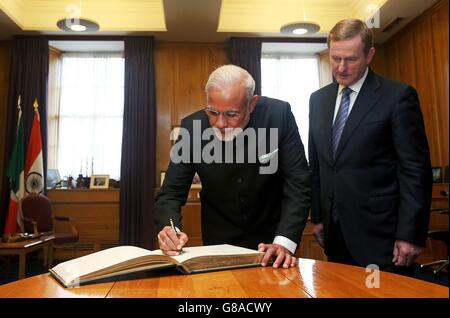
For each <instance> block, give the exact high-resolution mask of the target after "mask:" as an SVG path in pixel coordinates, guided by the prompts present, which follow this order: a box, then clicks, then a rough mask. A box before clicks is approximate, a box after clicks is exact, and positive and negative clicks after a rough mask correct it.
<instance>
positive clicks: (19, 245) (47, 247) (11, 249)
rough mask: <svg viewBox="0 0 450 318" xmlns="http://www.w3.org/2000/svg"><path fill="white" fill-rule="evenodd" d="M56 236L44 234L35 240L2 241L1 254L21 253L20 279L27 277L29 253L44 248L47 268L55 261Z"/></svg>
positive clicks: (0, 244) (0, 245)
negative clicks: (54, 243) (54, 242)
mask: <svg viewBox="0 0 450 318" xmlns="http://www.w3.org/2000/svg"><path fill="white" fill-rule="evenodd" d="M54 238H55V237H54V236H51V235H50V236H42V237H40V238H37V239H34V240H26V241H20V242H15V243H0V255H19V279H22V278H25V268H26V262H27V254H28V253H30V252H33V251H37V250H39V249H41V248H42V249H43V250H44V260H46V265H47V268H50V267H51V266H52V263H53V240H54Z"/></svg>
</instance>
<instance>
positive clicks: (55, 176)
mask: <svg viewBox="0 0 450 318" xmlns="http://www.w3.org/2000/svg"><path fill="white" fill-rule="evenodd" d="M60 181H61V177H60V175H59V170H58V169H47V189H55V188H56V187H57V186H58V184H59V182H60Z"/></svg>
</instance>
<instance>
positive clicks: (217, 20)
mask: <svg viewBox="0 0 450 318" xmlns="http://www.w3.org/2000/svg"><path fill="white" fill-rule="evenodd" d="M55 1H65V2H75V3H77V2H78V1H79V0H46V1H43V0H17V1H16V2H17V3H28V4H30V3H31V4H34V3H41V4H44V3H45V4H46V5H51V4H52V3H54V2H55ZM88 1H94V0H84V2H85V3H86V2H88ZM95 1H103V2H105V1H106V2H105V3H112V2H115V3H119V4H123V5H124V6H125V4H126V3H128V2H125V1H122V0H121V1H122V2H118V0H95ZM108 1H109V2H108ZM139 1H142V3H147V7H146V8H147V9H148V1H150V0H132V2H130V3H133V4H134V5H136V3H139ZM151 1H152V2H153V3H157V2H158V1H156V0H151ZM159 1H162V5H163V9H164V10H163V12H164V22H165V27H166V29H167V31H134V30H125V29H120V30H113V29H109V30H108V31H101V32H98V33H95V34H100V35H153V36H155V39H156V40H157V41H177V42H225V41H227V40H228V39H229V38H230V37H231V36H248V37H272V38H280V37H284V38H286V35H284V34H283V35H282V34H281V33H279V32H278V31H277V30H276V29H273V28H274V27H273V26H272V29H270V28H269V29H268V28H267V27H263V26H268V25H269V22H268V20H267V23H264V22H265V21H266V20H265V19H267V13H264V14H263V13H260V16H259V15H258V14H256V12H266V11H267V5H268V4H270V5H272V6H273V8H271V7H269V15H270V14H272V13H273V15H274V16H275V15H276V14H277V13H280V12H281V13H282V16H281V18H280V17H279V16H278V17H276V19H277V21H278V22H277V23H281V22H282V21H283V22H285V23H288V22H292V21H290V20H288V18H287V17H285V16H287V14H286V13H285V11H283V8H281V7H282V6H281V4H292V3H296V4H297V5H298V3H301V0H275V1H274V0H223V1H222V0H159ZM366 1H367V0H304V3H305V5H311V8H316V9H317V8H318V7H319V6H320V5H323V4H324V3H326V4H327V7H326V8H328V9H327V10H325V9H323V10H322V11H320V10H319V11H318V12H319V13H320V14H319V16H317V15H316V18H317V19H315V20H314V22H316V23H319V24H320V25H321V27H322V26H325V25H327V24H329V23H330V21H332V19H333V14H334V15H336V17H338V15H337V14H338V13H339V14H342V12H341V11H342V9H339V8H341V7H340V6H343V5H345V4H346V5H347V6H349V7H355V6H356V5H357V4H360V3H363V2H364V3H366ZM374 1H375V0H374ZM376 1H377V2H380V1H384V0H376ZM437 1H438V0H386V2H385V3H384V5H383V6H382V7H381V10H380V24H381V25H380V28H376V29H374V33H375V36H376V42H377V43H382V42H384V41H385V40H386V39H388V38H389V37H390V36H392V35H393V34H394V33H396V32H397V31H398V30H400V29H401V28H402V27H404V26H405V25H406V24H407V23H408V22H410V21H411V20H412V19H414V18H415V17H417V16H418V15H419V14H421V13H422V12H423V11H425V10H426V9H427V8H429V7H430V6H432V5H433V4H434V3H435V2H437ZM5 2H11V1H7V0H0V40H2V39H6V38H10V37H11V36H12V35H14V34H59V35H61V34H63V33H61V32H60V31H56V30H50V31H49V30H44V29H39V28H37V30H35V31H24V30H22V29H21V28H20V27H19V26H18V25H17V24H16V23H15V22H13V21H14V20H15V19H12V18H11V17H10V16H8V15H6V14H5V13H4V12H3V11H2V10H1V8H2V6H1V4H2V3H5ZM222 2H223V3H222ZM277 3H278V6H277V5H276V4H277ZM222 4H223V5H224V6H222ZM225 4H226V5H227V6H225ZM232 5H235V6H236V8H239V11H238V12H233V6H232ZM246 6H247V7H249V8H253V10H244V9H242V8H246ZM252 6H253V7H252ZM264 6H265V9H264V8H263V9H264V10H266V11H261V10H263V9H261V8H262V7H264ZM33 8H34V7H33ZM307 8H309V7H307ZM324 8H325V7H324ZM330 8H331V9H330ZM333 8H336V9H333ZM342 8H343V7H342ZM28 10H31V9H30V8H28ZM105 10H106V9H105ZM221 10H222V11H224V12H221ZM258 10H259V11H258ZM308 10H309V9H308ZM311 10H312V9H311ZM339 10H341V11H339ZM355 10H356V9H355ZM225 11H226V12H225ZM297 11H299V12H300V11H301V10H297ZM305 11H306V10H305ZM338 11H339V12H338ZM115 12H116V13H117V12H118V11H117V9H116V11H115ZM126 12H128V11H126V10H123V17H122V20H121V21H120V23H123V21H124V20H125V21H126V19H127V15H126ZM132 12H133V14H136V9H135V8H134V9H133V10H132ZM283 12H284V13H283ZM310 12H312V11H310ZM221 13H227V14H228V20H229V21H231V20H230V17H235V22H234V23H236V24H239V23H242V24H241V26H240V29H236V30H234V32H230V31H227V32H218V28H219V27H220V25H221V24H222V25H225V21H226V18H225V16H221ZM103 14H104V15H105V13H104V12H103ZM310 16H311V15H310ZM139 17H141V16H139ZM290 17H291V18H292V15H291V16H290ZM396 17H403V18H404V19H403V20H402V22H401V23H400V24H399V25H397V26H396V27H394V28H392V29H391V30H389V32H387V33H384V32H381V31H380V30H381V29H382V28H384V27H385V26H386V25H388V24H389V23H390V22H391V21H392V20H393V19H395V18H396ZM291 18H289V19H291ZM322 18H323V19H324V20H323V21H322V20H321V19H322ZM283 19H284V20H283ZM250 20H251V21H254V22H252V23H251V24H250V26H255V27H254V28H253V29H251V28H248V26H249V25H248V23H247V22H248V21H250ZM144 22H145V21H144ZM259 22H263V23H262V24H258V23H259ZM333 22H334V23H335V22H337V20H336V21H333ZM246 23H247V27H245V25H246ZM257 25H259V26H257ZM323 28H324V27H322V28H321V31H320V33H318V34H316V35H315V37H325V36H326V33H327V32H323ZM223 30H226V28H225V27H224V28H223ZM289 37H292V38H297V37H299V36H289Z"/></svg>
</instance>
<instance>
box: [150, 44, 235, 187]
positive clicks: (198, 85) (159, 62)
mask: <svg viewBox="0 0 450 318" xmlns="http://www.w3.org/2000/svg"><path fill="white" fill-rule="evenodd" d="M154 63H155V80H156V111H157V127H156V128H157V133H156V153H157V159H156V176H157V177H156V179H157V180H156V182H157V186H159V185H160V179H159V177H160V171H165V170H167V166H168V164H169V151H170V146H171V141H170V139H169V136H170V131H171V128H172V127H173V126H174V125H179V124H180V121H181V119H182V118H183V117H185V116H187V115H189V114H191V113H192V112H194V111H196V110H200V109H202V108H204V107H205V106H206V96H205V93H204V86H205V84H206V81H207V80H208V76H209V74H210V73H211V72H212V71H213V70H214V69H215V68H217V67H218V66H221V65H223V64H227V63H228V58H227V46H226V44H210V43H208V44H196V43H157V44H156V45H155V57H154Z"/></svg>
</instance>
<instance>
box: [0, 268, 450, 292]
mask: <svg viewBox="0 0 450 318" xmlns="http://www.w3.org/2000/svg"><path fill="white" fill-rule="evenodd" d="M377 274H379V276H377ZM139 275H140V276H141V277H136V276H135V277H131V278H129V277H128V278H126V279H124V278H123V277H122V278H120V279H112V280H110V281H107V282H100V283H93V284H88V285H82V286H80V287H77V288H64V287H63V286H62V285H60V284H59V283H58V282H57V281H56V280H55V279H54V278H53V277H52V276H50V275H49V274H42V275H38V276H33V277H29V278H25V279H22V280H19V281H16V282H13V283H9V284H6V285H2V286H0V298H8V297H20V298H28V297H51V298H62V297H101V298H115V297H123V298H128V297H133V298H156V297H159V298H203V297H207V298H335V297H337V298H347V297H358V298H373V297H388V298H397V297H401V298H448V297H449V292H448V288H447V287H444V286H440V285H436V284H432V283H428V282H425V281H422V280H418V279H413V278H409V277H405V276H400V275H396V274H392V273H386V272H375V273H374V272H366V269H365V268H361V267H354V266H348V265H342V264H336V263H330V262H323V261H315V260H310V259H299V264H298V266H297V267H294V268H290V269H273V268H271V267H253V268H245V269H234V270H225V271H218V272H210V273H202V274H193V275H182V274H179V273H177V272H176V271H175V270H173V269H170V270H164V271H153V272H152V271H150V272H146V273H139ZM139 275H138V276H139ZM376 277H379V280H378V279H377V278H376ZM377 282H378V283H377Z"/></svg>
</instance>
